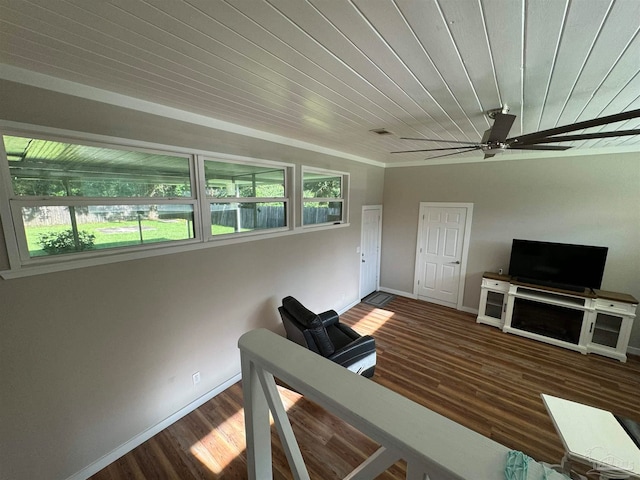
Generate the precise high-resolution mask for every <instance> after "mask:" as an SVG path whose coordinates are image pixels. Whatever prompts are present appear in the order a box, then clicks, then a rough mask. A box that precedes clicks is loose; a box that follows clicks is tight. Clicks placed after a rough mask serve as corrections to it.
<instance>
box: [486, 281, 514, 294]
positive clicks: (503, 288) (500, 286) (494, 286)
mask: <svg viewBox="0 0 640 480" xmlns="http://www.w3.org/2000/svg"><path fill="white" fill-rule="evenodd" d="M482 287H483V288H490V289H491V290H497V291H499V292H508V291H509V282H502V281H500V280H492V279H491V278H483V279H482Z"/></svg>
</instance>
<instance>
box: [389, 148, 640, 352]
mask: <svg viewBox="0 0 640 480" xmlns="http://www.w3.org/2000/svg"><path fill="white" fill-rule="evenodd" d="M420 202H469V203H473V204H474V209H473V224H472V227H471V241H470V248H469V261H468V265H467V277H466V283H465V292H464V300H463V304H464V306H466V307H469V308H473V309H477V308H478V303H479V299H480V283H481V278H482V274H483V272H485V271H497V270H498V269H499V268H503V269H504V271H505V272H506V271H507V270H508V267H509V255H510V253H511V241H512V239H513V238H524V239H529V240H544V241H552V242H564V243H577V244H587V245H601V246H606V247H609V252H608V257H607V264H606V268H605V272H604V278H603V283H602V288H603V289H605V290H614V291H621V292H625V293H629V294H631V295H633V296H635V297H636V298H639V299H640V248H639V247H638V246H639V245H640V154H637V153H628V154H620V155H615V156H614V155H598V156H576V157H564V158H544V159H543V158H540V159H529V160H512V161H486V162H484V163H474V164H457V165H439V166H429V167H411V168H389V169H386V171H385V184H384V210H385V217H384V220H383V238H382V245H383V250H382V265H381V280H380V283H381V286H382V287H385V288H389V289H394V290H399V291H405V292H412V291H413V279H414V265H415V250H416V238H417V228H418V211H419V204H420ZM631 345H632V346H634V347H636V348H639V347H640V320H639V321H637V322H635V325H634V329H633V334H632V340H631Z"/></svg>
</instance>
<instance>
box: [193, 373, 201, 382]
mask: <svg viewBox="0 0 640 480" xmlns="http://www.w3.org/2000/svg"><path fill="white" fill-rule="evenodd" d="M199 383H200V372H196V373H194V374H193V384H194V385H197V384H199Z"/></svg>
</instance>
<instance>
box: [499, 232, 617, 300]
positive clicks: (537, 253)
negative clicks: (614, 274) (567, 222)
mask: <svg viewBox="0 0 640 480" xmlns="http://www.w3.org/2000/svg"><path fill="white" fill-rule="evenodd" d="M607 251H608V248H607V247H595V246H590V245H571V244H568V243H553V242H537V241H533V240H519V239H514V240H513V245H512V246H511V260H510V262H509V275H511V277H512V278H515V280H517V281H520V282H525V283H533V284H537V285H544V286H548V287H556V288H562V289H565V290H574V291H582V290H584V289H585V288H600V286H601V284H602V275H603V274H604V265H605V261H606V259H607Z"/></svg>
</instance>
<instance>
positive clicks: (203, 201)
mask: <svg viewBox="0 0 640 480" xmlns="http://www.w3.org/2000/svg"><path fill="white" fill-rule="evenodd" d="M206 161H213V162H223V163H235V164H239V165H249V166H255V167H273V168H278V169H282V170H283V171H284V197H273V198H268V197H223V198H214V197H208V196H207V195H206V175H205V168H204V164H205V162H206ZM198 170H199V177H200V190H199V191H200V192H202V195H201V198H200V209H201V211H202V212H203V214H202V228H203V231H204V232H205V235H204V237H205V239H206V240H207V241H211V242H217V241H220V240H225V239H229V238H235V237H251V236H256V235H265V234H269V233H275V232H285V231H289V230H292V229H293V225H292V222H291V219H292V218H293V216H292V215H291V209H290V207H291V205H292V202H291V201H290V200H291V190H292V189H291V185H290V182H289V177H290V176H291V175H290V172H291V171H292V170H293V166H292V165H290V164H286V163H281V162H272V161H267V160H262V161H257V160H255V159H252V160H238V159H235V160H231V159H229V158H225V157H224V156H210V155H199V156H198ZM269 202H283V203H284V205H285V226H284V227H274V228H269V229H262V230H260V229H256V230H251V231H248V232H233V233H226V234H221V235H213V234H212V233H211V215H210V214H209V213H208V212H210V205H211V204H213V203H269ZM205 212H207V213H205Z"/></svg>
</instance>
